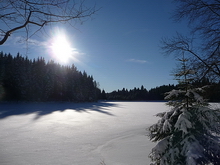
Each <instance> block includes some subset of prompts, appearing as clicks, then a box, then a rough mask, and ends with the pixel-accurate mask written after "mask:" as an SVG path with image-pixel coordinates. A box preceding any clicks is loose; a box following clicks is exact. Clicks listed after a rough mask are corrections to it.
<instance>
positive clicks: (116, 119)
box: [0, 102, 169, 165]
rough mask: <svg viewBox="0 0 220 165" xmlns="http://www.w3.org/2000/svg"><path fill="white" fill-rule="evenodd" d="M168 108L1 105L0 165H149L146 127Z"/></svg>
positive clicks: (117, 104)
mask: <svg viewBox="0 0 220 165" xmlns="http://www.w3.org/2000/svg"><path fill="white" fill-rule="evenodd" d="M168 109H169V108H168V107H167V106H165V103H152V102H98V103H77V104H74V103H14V104H8V103H1V104H0V125H1V127H0V132H1V134H0V146H1V147H0V164H1V165H13V164H16V165H25V164H28V165H36V164H42V165H70V164H73V165H100V164H101V162H102V161H104V162H105V163H106V165H134V164H135V165H144V164H150V158H148V155H149V153H150V152H151V149H152V148H153V147H154V146H155V144H154V143H152V142H150V140H149V139H148V137H147V136H146V134H147V132H146V128H147V127H149V126H150V125H152V124H153V123H156V121H157V120H158V118H157V117H155V114H156V113H159V112H162V111H166V110H168ZM164 127H167V128H169V124H168V123H166V125H164ZM161 146H163V147H166V141H164V143H161Z"/></svg>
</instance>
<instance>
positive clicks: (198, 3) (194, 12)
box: [162, 0, 220, 78]
mask: <svg viewBox="0 0 220 165" xmlns="http://www.w3.org/2000/svg"><path fill="white" fill-rule="evenodd" d="M175 1H176V2H177V8H176V10H175V12H174V14H173V19H174V20H175V21H181V20H183V19H186V20H187V21H188V24H189V28H190V29H191V33H190V35H189V36H190V37H184V36H182V35H180V34H177V35H176V36H175V37H173V38H169V39H167V38H164V39H162V49H163V50H164V52H165V53H166V54H173V53H174V54H176V55H178V54H181V53H182V52H184V53H186V54H188V56H189V57H191V62H192V65H191V66H192V67H194V68H195V69H196V70H197V71H198V75H199V77H200V78H203V77H205V76H207V75H209V76H212V77H213V78H214V77H215V78H216V77H218V78H220V48H219V47H220V1H219V0H175Z"/></svg>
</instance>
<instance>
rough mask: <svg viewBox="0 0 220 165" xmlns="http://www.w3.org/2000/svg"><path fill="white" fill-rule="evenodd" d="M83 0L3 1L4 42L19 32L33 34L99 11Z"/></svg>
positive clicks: (0, 22)
mask: <svg viewBox="0 0 220 165" xmlns="http://www.w3.org/2000/svg"><path fill="white" fill-rule="evenodd" d="M96 11H97V10H96V8H95V5H94V6H93V7H86V6H85V2H84V1H83V0H78V1H77V0H0V25H1V26H0V45H3V44H4V43H5V42H6V40H7V39H8V37H9V36H10V35H11V34H12V33H13V32H15V31H18V30H21V29H25V32H26V35H27V36H28V33H29V32H30V31H31V35H30V36H32V35H34V34H35V33H36V32H38V31H39V30H41V29H42V28H43V27H45V26H46V25H49V24H52V23H69V24H70V25H72V26H74V24H73V23H74V22H75V21H84V20H85V19H86V18H88V17H90V16H92V15H93V14H94V13H95V12H96Z"/></svg>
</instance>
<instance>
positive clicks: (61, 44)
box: [50, 32, 74, 63]
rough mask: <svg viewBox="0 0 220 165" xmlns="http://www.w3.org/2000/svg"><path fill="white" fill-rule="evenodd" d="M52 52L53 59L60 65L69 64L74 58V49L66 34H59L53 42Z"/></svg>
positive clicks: (51, 45)
mask: <svg viewBox="0 0 220 165" xmlns="http://www.w3.org/2000/svg"><path fill="white" fill-rule="evenodd" d="M50 50H51V53H52V55H53V57H54V58H55V59H56V60H57V61H58V62H60V63H67V62H68V61H69V60H71V59H72V58H74V57H73V56H74V49H73V48H72V46H71V43H70V41H69V40H68V39H67V37H66V35H65V33H61V32H59V33H57V34H56V35H55V36H54V37H53V38H52V40H51V44H50Z"/></svg>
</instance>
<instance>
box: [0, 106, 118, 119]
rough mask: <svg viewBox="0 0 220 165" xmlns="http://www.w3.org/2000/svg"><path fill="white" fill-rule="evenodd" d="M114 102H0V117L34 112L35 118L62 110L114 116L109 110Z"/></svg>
mask: <svg viewBox="0 0 220 165" xmlns="http://www.w3.org/2000/svg"><path fill="white" fill-rule="evenodd" d="M117 106H118V105H117V104H116V103H109V102H97V103H71V102H50V103H19V102H18V103H15V102H6V103H0V119H4V118H7V117H10V116H15V115H27V114H32V113H36V114H37V116H36V119H38V118H40V117H41V116H44V115H48V114H51V113H53V112H55V111H60V112H63V111H65V110H67V109H68V110H73V111H77V112H89V111H96V112H99V113H103V114H106V115H111V116H114V115H113V114H112V113H110V112H109V109H107V108H109V107H117Z"/></svg>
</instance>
